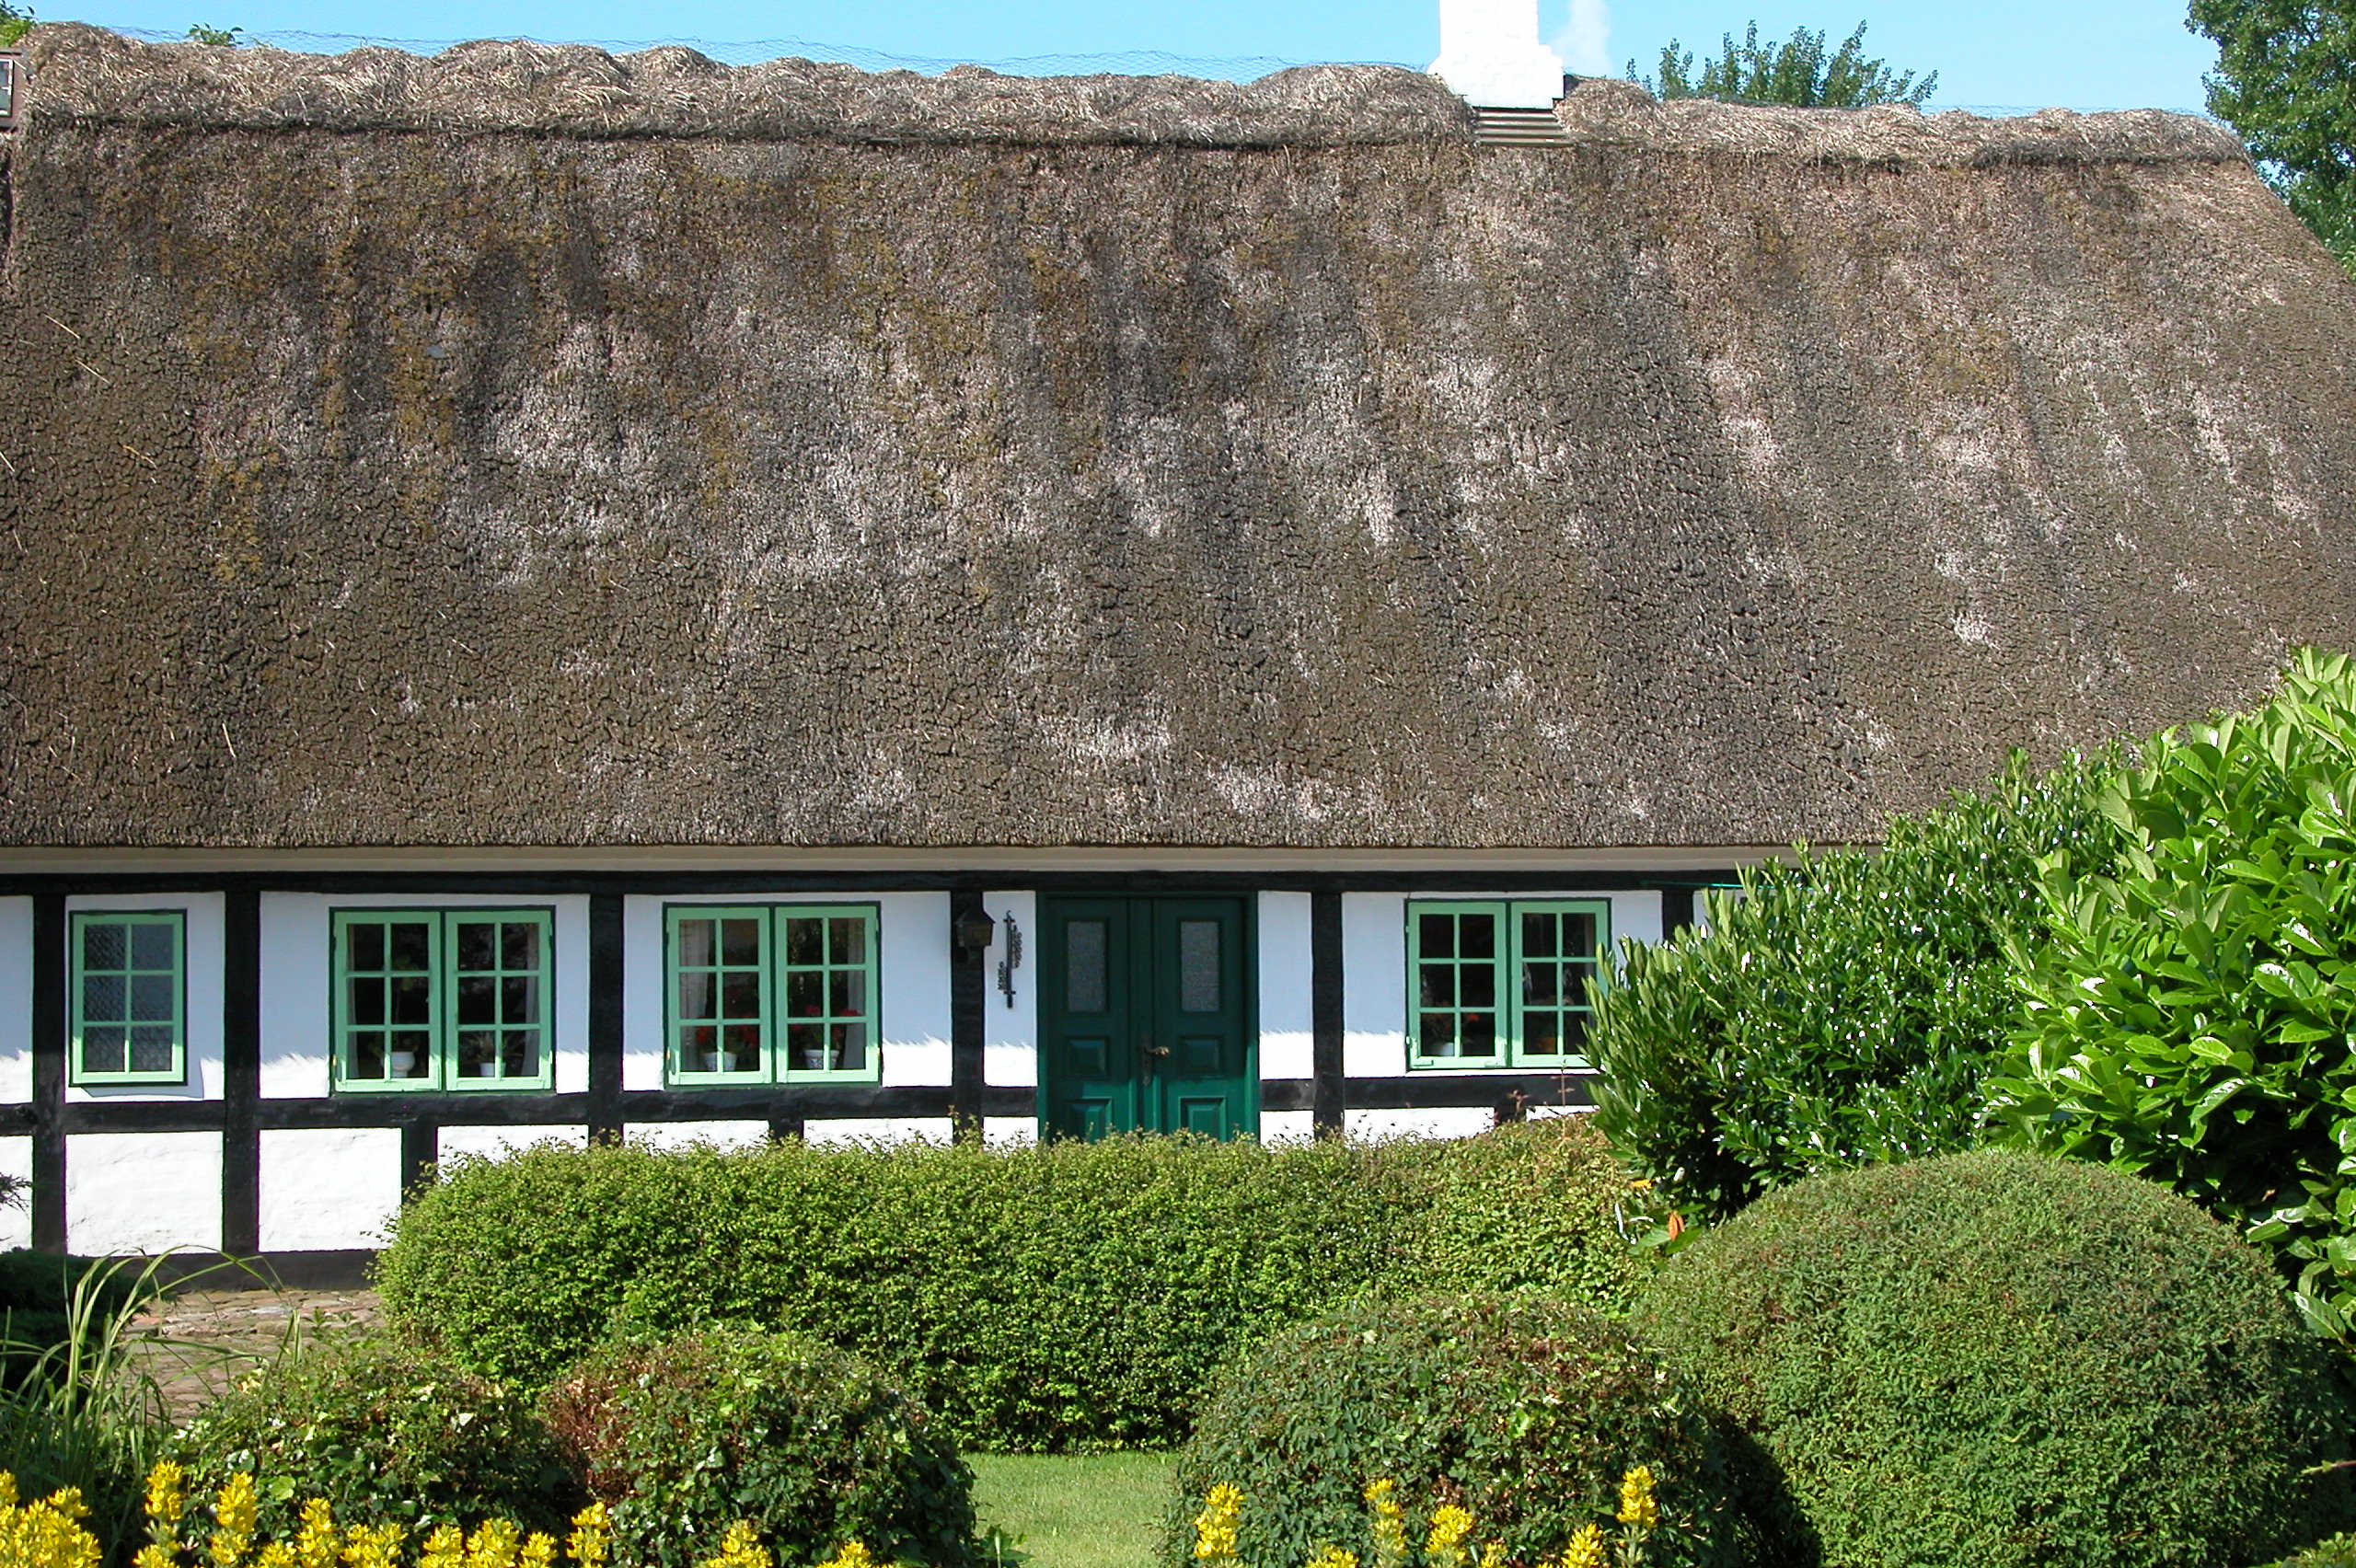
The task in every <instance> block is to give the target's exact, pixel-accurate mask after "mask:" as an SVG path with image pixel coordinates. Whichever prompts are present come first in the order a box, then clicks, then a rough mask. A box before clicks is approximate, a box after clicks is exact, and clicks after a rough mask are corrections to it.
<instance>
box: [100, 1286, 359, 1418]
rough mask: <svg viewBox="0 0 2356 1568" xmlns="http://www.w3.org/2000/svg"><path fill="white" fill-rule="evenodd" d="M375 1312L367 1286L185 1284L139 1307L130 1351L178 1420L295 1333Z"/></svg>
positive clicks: (345, 1328) (329, 1328) (355, 1324)
mask: <svg viewBox="0 0 2356 1568" xmlns="http://www.w3.org/2000/svg"><path fill="white" fill-rule="evenodd" d="M382 1318H383V1310H382V1309H381V1308H380V1307H379V1305H378V1304H377V1300H376V1293H375V1291H373V1290H191V1291H185V1292H183V1293H182V1294H181V1295H179V1297H176V1298H174V1299H173V1300H170V1301H167V1302H164V1303H163V1304H162V1305H161V1306H159V1307H157V1308H155V1309H151V1310H149V1311H147V1312H144V1313H142V1314H140V1317H139V1320H138V1321H137V1323H136V1325H135V1326H134V1328H133V1333H134V1334H135V1335H136V1336H138V1337H137V1340H136V1342H135V1343H134V1345H133V1355H134V1357H135V1359H136V1361H137V1363H138V1365H139V1366H142V1367H144V1369H145V1370H146V1371H147V1372H148V1373H149V1374H150V1375H151V1376H153V1377H154V1378H156V1381H158V1382H160V1383H162V1384H163V1385H164V1390H165V1393H166V1396H167V1399H168V1400H169V1401H170V1404H171V1411H172V1418H173V1419H174V1420H175V1421H184V1420H186V1419H187V1418H188V1417H189V1416H191V1415H192V1414H194V1413H195V1412H197V1411H199V1410H201V1409H202V1408H203V1407H204V1406H205V1405H206V1404H207V1403H209V1402H210V1401H212V1400H213V1399H214V1397H215V1396H217V1395H218V1394H219V1393H220V1392H221V1390H222V1389H225V1388H226V1387H228V1385H229V1383H230V1381H231V1379H233V1378H239V1377H242V1376H244V1375H245V1374H246V1373H248V1372H250V1371H252V1370H253V1369H254V1367H255V1366H258V1365H260V1363H262V1362H266V1361H268V1360H269V1359H271V1357H272V1356H275V1355H278V1353H279V1352H280V1351H281V1350H283V1348H284V1347H285V1346H286V1345H287V1343H289V1342H290V1340H291V1339H292V1338H294V1337H295V1336H296V1335H300V1336H303V1337H305V1338H309V1337H311V1336H314V1335H318V1334H322V1333H325V1334H335V1333H349V1332H352V1331H354V1330H357V1329H366V1328H373V1327H375V1325H376V1324H377V1323H378V1322H379V1321H381V1320H382Z"/></svg>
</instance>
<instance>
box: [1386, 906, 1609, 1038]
mask: <svg viewBox="0 0 2356 1568" xmlns="http://www.w3.org/2000/svg"><path fill="white" fill-rule="evenodd" d="M1610 914H1611V905H1609V904H1608V903H1606V902H1605V901H1603V900H1600V899H1546V900H1536V899H1515V900H1505V899H1482V900H1462V901H1449V902H1446V903H1442V902H1438V901H1427V900H1418V901H1415V902H1411V903H1409V904H1408V905H1407V1006H1408V1014H1409V1016H1408V1020H1407V1051H1408V1055H1409V1057H1410V1058H1411V1059H1412V1061H1413V1063H1414V1065H1415V1066H1419V1067H1488V1066H1495V1067H1509V1066H1530V1067H1583V1066H1587V1065H1588V1063H1587V1055H1586V1046H1587V1025H1588V1000H1587V986H1588V981H1590V980H1592V979H1594V978H1595V976H1596V973H1597V965H1598V963H1600V961H1601V958H1602V955H1603V952H1604V951H1605V949H1606V948H1607V947H1608V946H1609V944H1610V942H1611V929H1610Z"/></svg>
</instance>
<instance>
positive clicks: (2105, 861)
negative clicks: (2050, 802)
mask: <svg viewBox="0 0 2356 1568" xmlns="http://www.w3.org/2000/svg"><path fill="white" fill-rule="evenodd" d="M2140 761H2141V762H2142V766H2141V767H2135V768H2133V769H2130V770H2126V771H2122V772H2120V773H2119V775H2118V776H2117V777H2115V778H2111V779H2110V780H2109V781H2108V783H2107V784H2106V786H2105V787H2104V789H2103V790H2102V791H2101V793H2100V803H2101V808H2102V810H2103V812H2104V813H2105V815H2106V816H2107V817H2108V819H2109V820H2110V821H2111V822H2112V823H2113V824H2115V825H2116V828H2117V830H2118V831H2119V833H2120V834H2121V835H2122V836H2124V837H2125V839H2126V842H2127V845H2128V850H2127V853H2126V854H2125V855H2124V856H2123V857H2119V858H2117V859H2116V862H2115V863H2114V860H2113V859H2112V858H2110V857H2108V856H2106V857H2102V858H2099V859H2096V860H2094V861H2092V862H2091V863H2090V862H2089V861H2088V860H2087V859H2085V857H2084V856H2083V855H2074V854H2056V855H2054V856H2052V857H2051V858H2050V859H2048V860H2047V861H2046V862H2045V863H2044V866H2043V868H2042V870H2043V877H2042V882H2041V887H2042V892H2043V894H2044V898H2045V900H2046V904H2047V907H2048V910H2049V912H2050V922H2049V929H2048V930H2047V931H2046V932H2044V933H2042V934H2041V936H2040V938H2039V940H2037V941H2035V942H2027V941H2024V942H2021V943H2020V944H2019V945H2018V948H2017V951H2016V953H2015V959H2016V962H2017V963H2018V964H2019V966H2020V968H2021V969H2022V970H2023V972H2024V973H2025V974H2026V977H2027V980H2026V984H2027V991H2028V993H2029V996H2030V998H2031V1000H2030V1004H2029V1010H2028V1014H2027V1023H2026V1025H2025V1026H2024V1027H2023V1028H2022V1029H2021V1031H2020V1033H2019V1039H2018V1041H2017V1043H2016V1046H2015V1051H2014V1053H2013V1055H2011V1057H2010V1058H2009V1060H2008V1061H2007V1063H2006V1070H2005V1071H2004V1074H2003V1075H2002V1076H2001V1077H2000V1078H1998V1079H1997V1080H1996V1081H1994V1082H1993V1083H1992V1085H1991V1090H1990V1107H1991V1113H1992V1116H1993V1117H1994V1118H1995V1119H1996V1120H1997V1121H1998V1122H1999V1123H2000V1124H2002V1125H2003V1126H2004V1129H2005V1130H2006V1132H2007V1133H2008V1134H2009V1135H2010V1136H2011V1137H2013V1138H2014V1139H2015V1140H2017V1141H2019V1142H2022V1143H2025V1144H2027V1145H2030V1146H2032V1147H2041V1148H2047V1149H2051V1150H2054V1151H2057V1152H2061V1153H2065V1154H2072V1155H2077V1156H2081V1157H2084V1158H2088V1159H2100V1160H2106V1161H2108V1162H2109V1163H2111V1164H2113V1165H2116V1166H2118V1167H2119V1169H2121V1170H2135V1171H2141V1172H2142V1173H2143V1174H2145V1175H2148V1176H2151V1177H2153V1178H2154V1179H2156V1180H2159V1181H2162V1182H2168V1183H2169V1184H2171V1185H2173V1186H2174V1187H2176V1188H2177V1190H2178V1191H2180V1192H2183V1193H2189V1194H2190V1195H2191V1196H2193V1197H2194V1198H2196V1199H2198V1200H2199V1201H2200V1203H2202V1204H2203V1205H2206V1206H2207V1207H2208V1208H2210V1209H2211V1210H2212V1212H2214V1213H2216V1214H2218V1215H2220V1216H2223V1217H2225V1218H2226V1219H2229V1220H2231V1221H2232V1222H2234V1223H2235V1224H2236V1225H2238V1226H2241V1227H2242V1228H2244V1229H2245V1230H2246V1233H2247V1234H2248V1235H2249V1236H2250V1237H2251V1239H2254V1240H2257V1241H2259V1242H2261V1243H2264V1244H2267V1245H2269V1246H2270V1247H2271V1248H2273V1249H2275V1250H2276V1251H2277V1252H2278V1254H2279V1255H2280V1257H2281V1259H2282V1260H2283V1262H2284V1264H2285V1272H2286V1273H2288V1274H2292V1276H2294V1277H2297V1278H2299V1281H2300V1289H2299V1297H2300V1304H2301V1307H2302V1309H2303V1310H2304V1311H2305V1312H2306V1313H2307V1315H2308V1316H2309V1318H2310V1319H2311V1320H2313V1321H2314V1322H2315V1324H2316V1326H2317V1327H2318V1328H2320V1329H2323V1330H2325V1331H2326V1332H2332V1333H2336V1334H2340V1335H2343V1336H2344V1335H2346V1334H2347V1333H2348V1332H2349V1328H2350V1314H2351V1311H2356V1161H2351V1159H2350V1155H2351V1154H2356V672H2351V669H2350V663H2349V661H2348V660H2347V659H2346V658H2344V657H2339V656H2326V655H2320V654H2316V653H2312V652H2303V653H2301V654H2300V655H2299V656H2298V657H2297V659H2296V661H2295V662H2294V663H2293V664H2292V669H2291V671H2290V673H2289V674H2287V675H2286V676H2285V677H2284V679H2283V682H2282V685H2281V689H2280V690H2279V691H2278V692H2277V693H2276V695H2275V697H2274V698H2273V699H2272V700H2271V701H2269V703H2268V704H2267V705H2266V706H2265V707H2263V708H2261V709H2258V710H2257V711H2255V712H2253V713H2249V714H2246V715H2242V716H2239V717H2230V718H2225V719H2222V720H2220V721H2217V722H2216V723H2213V724H2205V725H2196V726H2193V727H2191V728H2189V729H2188V730H2186V731H2184V732H2181V733H2171V734H2166V735H2162V736H2160V737H2158V738H2156V739H2154V740H2153V741H2152V742H2150V743H2148V744H2146V745H2145V746H2144V747H2143V748H2142V755H2141V757H2140Z"/></svg>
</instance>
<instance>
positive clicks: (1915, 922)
mask: <svg viewBox="0 0 2356 1568" xmlns="http://www.w3.org/2000/svg"><path fill="white" fill-rule="evenodd" d="M2114 766H2115V764H2114V763H2113V762H2112V761H2111V760H2109V759H2108V758H2096V759H2085V758H2074V759H2073V760H2071V761H2069V762H2067V763H2065V764H2063V765H2062V766H2061V767H2057V768H2055V769H2053V770H2051V771H2050V772H2046V773H2042V774H2038V773H2032V772H2031V771H2029V770H2028V769H2027V767H2026V766H2025V765H2024V764H2023V763H2022V762H2021V760H2020V759H2019V758H2017V757H2015V760H2014V762H2013V765H2012V767H2010V769H2009V770H2008V771H2006V772H2005V773H2004V776H2003V777H2001V778H1998V779H1996V780H1995V781H1994V782H1993V783H1992V784H1991V785H1989V786H1988V787H1987V788H1986V789H1984V790H1981V791H1979V792H1977V793H1973V794H1959V795H1958V796H1957V797H1956V798H1955V799H1954V800H1953V801H1951V802H1950V803H1949V804H1948V805H1947V806H1946V807H1945V808H1943V809H1942V810H1939V811H1935V812H1933V813H1929V814H1928V815H1926V816H1924V817H1922V818H1920V819H1914V818H1907V817H1897V818H1893V819H1891V821H1890V824H1889V828H1888V845H1887V847H1885V848H1884V849H1882V850H1881V851H1880V852H1879V853H1877V854H1864V853H1859V852H1854V851H1842V852H1836V853H1831V854H1824V855H1818V856H1804V857H1802V858H1801V859H1798V860H1796V861H1795V862H1791V863H1776V864H1771V865H1767V866H1762V867H1760V868H1757V869H1755V870H1749V871H1746V872H1745V873H1744V874H1743V879H1742V893H1741V895H1740V896H1739V897H1738V898H1727V897H1724V896H1713V897H1712V898H1711V899H1710V901H1709V904H1708V908H1707V913H1708V916H1709V919H1708V922H1707V928H1706V929H1704V928H1698V927H1697V928H1691V929H1688V930H1687V931H1685V932H1684V933H1682V934H1680V935H1678V936H1676V937H1673V938H1671V939H1670V940H1669V941H1667V942H1665V943H1662V944H1660V945H1658V946H1654V947H1638V948H1633V949H1630V950H1628V951H1626V952H1625V955H1624V957H1623V962H1622V963H1621V965H1620V970H1619V973H1618V974H1617V976H1616V978H1615V979H1614V981H1613V983H1612V984H1611V985H1610V986H1606V987H1604V988H1603V989H1602V990H1601V991H1600V994H1599V995H1598V997H1597V998H1596V1009H1595V1019H1594V1024H1593V1029H1592V1032H1591V1034H1590V1036H1589V1050H1590V1052H1591V1054H1592V1055H1593V1056H1594V1058H1595V1060H1596V1064H1597V1066H1600V1068H1601V1069H1602V1071H1603V1075H1604V1076H1603V1078H1602V1080H1601V1082H1600V1086H1599V1089H1598V1093H1597V1105H1598V1110H1597V1113H1596V1114H1597V1116H1598V1119H1599V1120H1600V1123H1601V1124H1602V1126H1603V1129H1604V1131H1605V1132H1607V1133H1608V1134H1609V1135H1610V1136H1611V1140H1612V1142H1613V1143H1614V1144H1616V1145H1617V1146H1619V1147H1621V1148H1623V1149H1624V1150H1625V1151H1627V1153H1628V1155H1629V1156H1630V1158H1631V1159H1633V1160H1634V1162H1635V1163H1636V1164H1637V1165H1638V1166H1639V1167H1640V1168H1641V1169H1643V1170H1645V1171H1646V1173H1647V1174H1649V1175H1650V1176H1652V1177H1653V1178H1655V1179H1656V1180H1657V1181H1658V1182H1661V1184H1662V1186H1663V1188H1664V1189H1665V1190H1666V1191H1667V1193H1669V1196H1671V1197H1672V1198H1673V1199H1674V1200H1675V1201H1676V1202H1678V1203H1680V1204H1681V1205H1685V1206H1686V1207H1687V1208H1688V1209H1689V1210H1690V1211H1692V1212H1695V1213H1698V1214H1702V1215H1704V1216H1712V1217H1723V1216H1727V1215H1729V1214H1732V1213H1734V1212H1736V1211H1737V1210H1738V1209H1740V1208H1741V1207H1742V1206H1743V1205H1745V1204H1747V1203H1749V1202H1750V1201H1751V1200H1752V1199H1753V1198H1755V1197H1757V1196H1758V1195H1759V1194H1760V1193H1762V1192H1764V1191H1766V1190H1767V1189H1769V1188H1771V1187H1775V1186H1780V1185H1782V1184H1784V1183H1785V1182H1795V1181H1797V1180H1799V1179H1801V1178H1802V1177H1805V1176H1809V1175H1813V1174H1815V1173H1816V1172H1818V1171H1821V1170H1841V1169H1844V1168H1847V1167H1849V1166H1854V1165H1861V1164H1867V1163H1871V1162H1873V1161H1877V1160H1888V1159H1913V1158H1916V1157H1919V1156H1921V1155H1923V1154H1930V1153H1937V1152H1940V1151H1942V1150H1947V1149H1955V1148H1961V1147H1968V1146H1969V1145H1970V1144H1971V1143H1973V1142H1974V1141H1976V1129H1977V1120H1978V1114H1979V1109H1980V1100H1981V1080H1982V1078H1983V1077H1985V1076H1986V1075H1987V1074H1988V1073H1989V1072H1990V1070H1991V1068H1992V1064H1993V1063H1994V1061H1995V1060H1996V1059H1997V1058H1998V1057H1999V1056H2000V1055H2002V1053H2003V1051H2004V1046H2005V1043H2006V1040H2007V1037H2008V1035H2009V1033H2010V1032H2011V1031H2012V1030H2013V1029H2014V1028H2015V1026H2016V1024H2017V1023H2018V1021H2019V1019H2020V1016H2021V1005H2022V1004H2021V998H2020V996H2019V993H2018V991H2017V990H2016V989H2015V985H2014V977H2013V971H2012V965H2011V963H2010V962H2009V960H2008V958H2007V956H2006V951H2005V944H2006V942H2007V941H2008V940H2026V937H2027V933H2030V932H2033V931H2035V930H2037V929H2038V928H2040V927H2041V925H2042V922H2043V919H2044V909H2043V906H2042V904H2041V902H2040V900H2039V897H2038V891H2037V866H2038V860H2039V859H2040V858H2042V857H2045V856H2048V855H2050V854H2052V853H2053V852H2055V851H2057V850H2067V851H2069V852H2070V853H2071V854H2072V855H2073V857H2074V858H2075V860H2076V862H2077V863H2078V864H2079V865H2081V866H2083V867H2098V866H2100V865H2102V864H2104V863H2105V861H2106V858H2107V857H2108V855H2109V854H2110V853H2111V851H2112V847H2113V845H2114V843H2115V840H2116V837H2117V832H2116V829H2115V828H2114V827H2113V826H2112V825H2111V824H2109V822H2108V821H2107V820H2106V819H2105V818H2104V817H2103V816H2102V815H2101V813H2099V812H2098V811H2097V810H2096V807H2095V804H2094V802H2093V799H2092V794H2091V790H2090V788H2089V786H2090V785H2091V784H2092V783H2094V782H2096V781H2098V780H2100V779H2102V778H2106V777H2108V774H2109V773H2110V771H2111V770H2112V768H2113V767H2114Z"/></svg>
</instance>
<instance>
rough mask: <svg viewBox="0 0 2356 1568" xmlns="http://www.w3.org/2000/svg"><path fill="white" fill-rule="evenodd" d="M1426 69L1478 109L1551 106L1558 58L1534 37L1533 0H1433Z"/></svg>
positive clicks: (1558, 91) (1558, 84)
mask: <svg viewBox="0 0 2356 1568" xmlns="http://www.w3.org/2000/svg"><path fill="white" fill-rule="evenodd" d="M1431 73H1432V75H1435V76H1438V78H1439V79H1440V80H1441V81H1443V82H1446V83H1447V84H1448V85H1449V87H1450V88H1451V89H1452V90H1454V92H1455V93H1456V94H1457V96H1458V97H1460V98H1463V99H1464V100H1465V101H1466V102H1467V103H1470V104H1472V105H1473V106H1474V107H1476V108H1479V109H1551V108H1553V103H1554V100H1555V99H1556V98H1561V97H1562V96H1563V57H1562V56H1561V55H1559V54H1557V53H1555V52H1553V50H1551V49H1549V48H1547V47H1546V45H1545V44H1543V43H1542V42H1540V41H1539V38H1538V0H1439V58H1438V59H1437V60H1435V61H1433V62H1432V66H1431Z"/></svg>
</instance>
